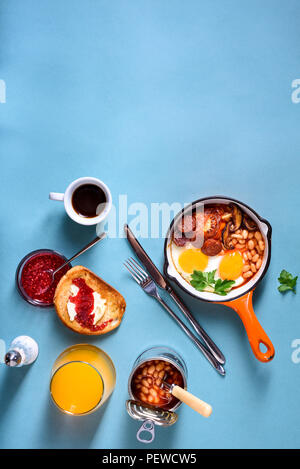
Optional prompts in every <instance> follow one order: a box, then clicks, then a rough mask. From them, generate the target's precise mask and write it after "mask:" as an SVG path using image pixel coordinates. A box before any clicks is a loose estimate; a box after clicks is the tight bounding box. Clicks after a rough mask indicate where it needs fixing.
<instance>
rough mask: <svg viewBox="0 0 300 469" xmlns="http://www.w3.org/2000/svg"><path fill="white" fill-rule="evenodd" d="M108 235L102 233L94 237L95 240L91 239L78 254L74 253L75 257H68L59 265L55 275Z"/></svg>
mask: <svg viewBox="0 0 300 469" xmlns="http://www.w3.org/2000/svg"><path fill="white" fill-rule="evenodd" d="M105 236H106V233H104V232H103V233H101V235H100V236H97V237H96V238H95V239H93V241H91V242H90V243H89V244H87V245H86V246H85V247H84V248H82V249H80V251H78V252H77V253H76V254H74V256H73V257H71V258H70V259H68V260H67V261H66V262H65V263H64V264H62V265H60V266H59V267H58V269H56V270H55V271H54V272H53V276H54V275H55V274H56V272H58V271H59V270H60V269H62V268H63V267H65V266H66V265H67V264H70V262H72V261H73V260H74V259H76V258H77V257H78V256H80V255H81V254H83V253H84V252H85V251H87V250H88V249H90V248H91V247H92V246H94V245H95V244H97V243H98V242H99V241H101V239H103V238H105Z"/></svg>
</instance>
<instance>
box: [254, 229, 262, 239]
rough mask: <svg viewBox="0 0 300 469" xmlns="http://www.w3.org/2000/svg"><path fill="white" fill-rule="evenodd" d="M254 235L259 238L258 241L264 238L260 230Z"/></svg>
mask: <svg viewBox="0 0 300 469" xmlns="http://www.w3.org/2000/svg"><path fill="white" fill-rule="evenodd" d="M254 236H255V238H256V239H257V241H260V240H261V239H262V235H261V233H260V232H259V231H255V233H254Z"/></svg>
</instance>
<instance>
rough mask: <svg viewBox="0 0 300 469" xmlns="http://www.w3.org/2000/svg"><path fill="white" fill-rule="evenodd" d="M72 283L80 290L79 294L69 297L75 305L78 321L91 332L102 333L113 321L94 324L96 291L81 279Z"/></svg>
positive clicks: (76, 279)
mask: <svg viewBox="0 0 300 469" xmlns="http://www.w3.org/2000/svg"><path fill="white" fill-rule="evenodd" d="M72 283H73V284H74V285H75V286H76V287H77V288H78V291H77V294H76V295H75V296H70V297H69V301H70V302H71V303H73V304H74V305H75V311H76V316H75V319H76V321H77V322H78V323H79V324H80V325H81V326H82V327H86V328H88V329H90V330H91V331H102V330H103V329H104V328H105V327H106V326H107V324H108V323H110V322H111V321H112V319H110V320H108V321H105V322H102V323H101V324H94V317H95V314H94V313H93V309H94V295H93V293H94V290H93V289H92V288H91V287H89V286H88V285H87V284H86V282H85V280H84V279H83V278H80V277H79V278H75V279H74V280H73V281H72Z"/></svg>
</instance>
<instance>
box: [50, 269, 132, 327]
mask: <svg viewBox="0 0 300 469" xmlns="http://www.w3.org/2000/svg"><path fill="white" fill-rule="evenodd" d="M76 278H83V279H84V280H85V282H86V284H87V285H88V286H89V287H90V288H92V289H93V290H94V291H96V292H97V293H99V294H100V295H101V297H102V298H104V299H105V300H106V310H105V313H104V315H103V317H102V318H101V319H100V321H99V323H101V324H103V323H107V324H106V325H105V327H104V328H103V329H102V330H97V331H94V330H91V329H89V328H88V327H83V326H82V325H81V324H79V322H77V321H76V319H74V320H73V321H71V320H70V317H69V313H68V309H67V303H68V300H69V297H70V294H71V292H70V288H71V284H72V281H73V280H74V279H76ZM54 306H55V309H56V312H57V315H58V317H59V318H60V319H61V321H62V322H63V323H64V324H65V325H66V326H67V327H69V328H70V329H72V330H73V331H76V332H78V333H79V334H86V335H100V334H106V333H107V332H110V331H112V330H113V329H115V328H116V327H118V326H119V325H120V323H121V320H122V317H123V314H124V312H125V308H126V302H125V300H124V298H123V296H122V295H121V293H119V292H118V291H117V290H115V289H114V288H113V287H111V286H110V285H109V284H108V283H106V282H104V280H102V279H101V278H100V277H98V276H97V275H96V274H94V273H93V272H92V271H91V270H89V269H87V268H86V267H83V266H81V265H77V266H75V267H72V268H71V269H70V270H68V272H67V273H66V274H65V275H64V276H63V277H62V278H61V279H60V281H59V283H58V285H57V287H56V290H55V295H54Z"/></svg>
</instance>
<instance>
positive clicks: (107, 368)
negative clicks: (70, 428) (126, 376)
mask: <svg viewBox="0 0 300 469" xmlns="http://www.w3.org/2000/svg"><path fill="white" fill-rule="evenodd" d="M115 382H116V372H115V367H114V365H113V362H112V361H111V359H110V357H109V356H108V355H107V354H106V353H105V352H104V351H103V350H101V349H99V348H98V347H95V346H94V345H89V344H79V345H73V346H72V347H69V348H67V349H66V350H65V351H64V352H62V353H61V354H60V355H59V357H58V358H57V359H56V361H55V363H54V366H53V369H52V379H51V383H50V391H51V396H52V399H53V401H54V402H55V404H56V405H57V406H58V407H59V408H60V409H61V410H62V411H64V412H66V413H70V414H73V415H82V414H87V413H90V412H93V411H95V410H96V409H98V408H99V407H100V406H101V405H102V404H103V403H104V402H105V401H106V399H107V398H108V397H109V396H110V394H111V393H112V391H113V389H114V387H115Z"/></svg>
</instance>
